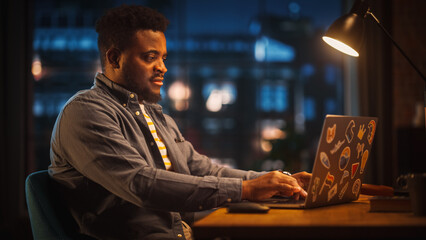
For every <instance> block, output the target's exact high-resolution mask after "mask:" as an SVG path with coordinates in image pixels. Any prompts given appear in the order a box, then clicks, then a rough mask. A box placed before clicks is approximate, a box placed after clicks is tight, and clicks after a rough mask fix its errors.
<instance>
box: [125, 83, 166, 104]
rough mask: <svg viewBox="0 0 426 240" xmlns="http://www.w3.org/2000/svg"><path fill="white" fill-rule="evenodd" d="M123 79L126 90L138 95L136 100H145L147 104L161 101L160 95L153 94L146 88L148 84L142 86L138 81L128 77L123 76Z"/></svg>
mask: <svg viewBox="0 0 426 240" xmlns="http://www.w3.org/2000/svg"><path fill="white" fill-rule="evenodd" d="M124 79H125V81H126V86H127V90H130V91H133V92H135V93H136V94H137V95H138V100H145V101H147V102H149V103H158V102H159V101H161V99H162V97H161V94H159V93H155V92H153V91H152V90H151V89H150V88H149V86H148V84H149V83H147V84H145V86H142V85H141V84H140V83H139V82H138V80H136V79H134V78H132V77H130V76H125V78H124Z"/></svg>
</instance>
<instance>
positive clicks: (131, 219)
mask: <svg viewBox="0 0 426 240" xmlns="http://www.w3.org/2000/svg"><path fill="white" fill-rule="evenodd" d="M167 25H168V21H167V19H165V17H164V16H163V15H161V14H160V13H158V12H156V11H154V10H152V9H149V8H145V7H140V6H125V5H123V6H121V7H118V8H114V9H112V10H110V11H108V12H107V13H106V14H105V15H104V16H103V17H102V18H100V19H99V20H98V22H97V24H96V30H97V32H98V34H99V36H98V46H99V51H100V56H101V63H102V68H103V69H102V70H103V73H98V74H97V75H96V78H95V83H94V86H93V87H92V88H91V89H90V90H85V91H80V92H79V93H77V94H76V95H75V96H73V97H72V98H71V99H70V100H69V101H68V102H67V104H66V105H65V106H64V108H63V110H62V111H61V113H60V114H59V116H58V119H57V121H56V124H55V127H54V130H53V133H52V140H51V165H50V166H49V173H50V175H51V176H52V178H53V179H55V180H56V181H57V182H59V183H60V186H61V187H60V190H61V192H62V194H63V195H64V196H65V199H67V204H68V206H69V208H70V211H71V213H72V215H73V217H74V219H75V220H76V222H77V224H78V226H79V230H80V232H81V233H83V234H86V235H89V236H92V237H95V238H98V239H185V238H190V235H189V234H188V232H187V231H184V230H187V229H188V228H189V227H188V226H187V225H186V224H185V222H183V221H182V219H183V218H184V219H185V220H186V221H188V222H191V214H190V213H191V212H194V211H200V210H205V209H211V208H215V207H218V206H221V205H223V204H225V203H227V202H238V201H241V200H245V199H246V200H253V201H255V200H261V199H265V198H269V197H272V196H274V195H285V196H292V195H295V196H299V195H301V196H302V197H304V196H306V192H305V191H304V190H303V187H306V186H307V184H308V183H309V180H310V174H308V173H305V172H303V173H296V174H294V175H293V176H288V175H285V174H282V173H281V172H278V171H273V172H270V173H257V172H253V171H242V170H236V169H229V168H223V167H219V166H216V165H214V164H212V163H211V161H210V160H209V159H208V158H207V157H206V156H203V155H200V154H199V153H197V152H196V151H195V150H194V148H193V147H192V145H191V144H190V143H189V142H187V141H185V139H184V138H183V137H182V135H181V133H180V132H179V130H178V127H177V126H176V123H175V122H174V121H173V120H172V118H171V117H170V116H168V115H165V114H163V113H162V111H161V106H160V105H158V104H157V102H158V101H159V100H160V99H161V95H160V88H161V86H162V85H163V80H164V74H165V73H166V72H167V68H166V66H165V63H164V62H165V61H166V59H167V49H166V38H165V36H164V31H165V30H166V27H167Z"/></svg>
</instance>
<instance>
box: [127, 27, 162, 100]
mask: <svg viewBox="0 0 426 240" xmlns="http://www.w3.org/2000/svg"><path fill="white" fill-rule="evenodd" d="M166 58H167V47H166V37H165V36H164V33H162V32H159V31H157V32H154V31H152V30H139V31H137V32H136V33H135V35H134V38H133V40H132V41H131V42H130V44H129V46H128V47H127V48H126V49H125V50H123V51H122V53H121V60H120V65H121V67H122V69H121V71H122V78H123V79H122V81H123V82H122V83H123V84H124V85H125V86H124V87H126V88H127V89H128V90H129V91H133V92H135V93H136V94H138V99H139V100H140V101H141V100H145V101H148V102H152V103H156V102H158V101H160V100H161V95H160V88H161V86H162V85H163V80H164V74H165V73H166V72H167V68H166V66H165V65H164V61H165V60H166Z"/></svg>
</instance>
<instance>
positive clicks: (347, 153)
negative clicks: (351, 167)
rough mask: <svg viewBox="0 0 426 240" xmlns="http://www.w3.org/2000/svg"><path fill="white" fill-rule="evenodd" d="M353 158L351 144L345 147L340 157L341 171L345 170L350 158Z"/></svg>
mask: <svg viewBox="0 0 426 240" xmlns="http://www.w3.org/2000/svg"><path fill="white" fill-rule="evenodd" d="M350 158H351V149H350V148H349V146H347V147H345V148H344V149H343V151H342V153H341V154H340V158H339V169H340V171H343V170H345V168H346V167H347V166H348V163H349V160H350Z"/></svg>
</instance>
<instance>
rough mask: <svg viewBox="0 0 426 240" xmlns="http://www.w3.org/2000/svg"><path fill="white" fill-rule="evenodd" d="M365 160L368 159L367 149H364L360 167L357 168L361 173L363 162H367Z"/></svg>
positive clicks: (363, 166)
mask: <svg viewBox="0 0 426 240" xmlns="http://www.w3.org/2000/svg"><path fill="white" fill-rule="evenodd" d="M367 160H368V150H365V151H364V153H363V154H362V158H361V169H360V170H359V172H360V173H361V174H362V173H363V172H364V168H365V164H366V163H367Z"/></svg>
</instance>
